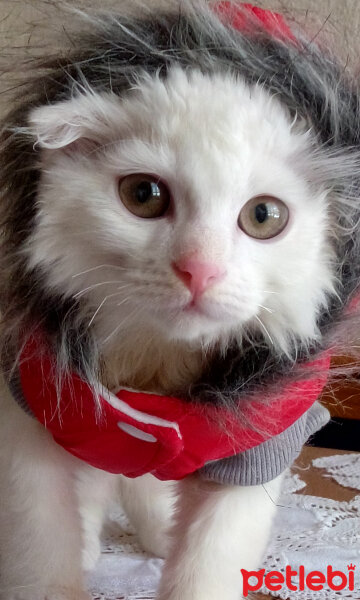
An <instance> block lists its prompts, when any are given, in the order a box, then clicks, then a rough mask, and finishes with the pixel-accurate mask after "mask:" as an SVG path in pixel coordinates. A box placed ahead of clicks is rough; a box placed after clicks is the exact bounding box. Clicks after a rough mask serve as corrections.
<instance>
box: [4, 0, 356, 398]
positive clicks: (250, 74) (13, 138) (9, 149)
mask: <svg viewBox="0 0 360 600" xmlns="http://www.w3.org/2000/svg"><path fill="white" fill-rule="evenodd" d="M264 14H265V13H264ZM264 14H262V13H261V12H259V10H258V9H255V10H254V9H252V8H251V7H250V8H249V6H248V5H245V6H242V5H238V4H237V3H231V2H222V3H219V4H218V5H217V9H216V10H213V9H212V8H210V7H209V6H208V5H207V4H206V3H204V2H195V1H194V2H191V1H186V2H182V3H181V4H179V10H178V11H169V12H155V11H153V10H151V9H149V8H146V9H145V8H144V11H143V16H142V17H141V18H138V17H136V16H135V17H133V16H128V17H126V16H122V15H121V16H120V15H114V14H110V15H107V14H105V15H100V16H99V15H98V16H96V17H91V16H88V17H87V18H86V19H85V21H84V29H85V32H84V33H83V34H82V35H81V36H79V37H76V42H74V47H73V49H70V50H69V52H67V53H66V54H65V55H61V56H60V55H59V56H56V57H52V58H50V59H37V60H34V62H33V63H31V66H32V68H31V73H32V74H31V76H30V78H27V79H28V80H27V81H26V82H25V83H23V84H22V86H21V87H20V88H19V89H18V90H17V102H16V106H15V108H14V109H13V110H12V111H10V113H9V114H8V115H7V117H6V118H5V120H4V122H3V126H2V132H1V138H0V152H1V156H2V170H1V173H0V193H1V203H0V219H1V227H2V229H3V236H2V239H1V260H2V269H1V272H2V274H1V279H2V282H1V292H0V302H1V308H2V311H3V323H2V328H3V339H4V341H5V344H6V345H7V347H8V348H12V352H14V348H18V346H19V343H20V342H19V340H21V341H23V339H24V337H26V335H27V334H28V333H29V332H34V331H36V329H37V328H39V327H40V328H41V329H42V330H43V331H45V333H46V337H47V340H48V342H49V343H50V344H51V346H52V348H53V350H54V356H55V357H56V359H57V365H58V367H57V368H58V369H62V370H65V371H66V370H74V369H75V370H77V371H79V372H81V373H82V376H83V377H84V378H85V379H86V380H87V381H89V383H91V382H92V381H93V380H95V379H98V377H99V370H101V360H100V358H99V354H98V352H97V348H96V344H95V342H94V340H93V338H92V335H91V330H90V331H89V330H88V328H87V327H86V326H85V324H84V323H83V322H82V321H81V318H80V316H79V313H78V311H77V307H76V302H77V301H76V300H74V299H73V298H64V297H57V296H56V295H54V294H51V293H49V292H48V290H47V289H46V285H45V281H44V277H43V274H42V273H40V272H36V271H29V268H28V265H27V264H26V259H25V258H24V255H23V253H22V252H21V248H22V246H23V244H24V243H25V242H26V240H27V238H28V236H29V234H30V232H31V230H32V227H33V223H34V219H35V217H36V210H37V209H36V197H37V186H38V182H39V177H40V173H39V167H38V157H37V152H36V148H34V141H35V140H34V139H32V138H31V136H29V133H28V115H29V113H30V111H31V110H32V109H33V108H34V107H36V106H42V105H44V104H47V103H50V104H52V103H56V102H58V101H61V100H64V99H68V98H70V97H71V96H72V95H74V94H75V93H76V92H77V91H80V90H81V89H82V87H83V86H88V87H89V88H91V89H93V90H95V91H97V92H104V91H109V90H110V89H111V90H112V91H113V92H114V93H116V94H118V95H119V96H121V95H123V94H125V93H126V92H127V91H128V90H129V89H130V88H131V85H132V84H133V82H134V81H136V79H137V77H138V76H139V74H141V73H143V72H144V71H145V72H146V73H148V74H149V75H155V74H159V76H160V77H163V78H166V76H167V73H168V72H169V70H170V69H171V68H173V67H174V66H175V65H177V66H180V67H181V68H183V69H191V68H196V69H199V70H200V71H201V72H203V73H209V74H211V73H217V72H224V71H226V72H229V73H232V74H234V75H240V76H241V77H242V78H244V79H245V81H246V82H248V83H250V84H252V83H258V84H261V85H262V86H263V87H264V88H265V89H266V90H267V91H268V92H269V93H270V94H271V95H276V96H277V97H278V98H279V99H280V101H281V102H282V103H283V104H284V105H285V106H286V107H287V109H288V111H289V112H290V114H291V115H292V116H293V118H294V119H299V120H303V121H304V122H306V124H307V126H308V127H309V128H310V129H311V130H312V132H313V134H314V138H315V140H316V148H315V149H314V156H316V161H315V163H314V167H313V173H312V174H311V181H312V182H313V184H314V185H317V184H318V185H320V186H323V187H324V188H325V189H326V190H327V192H328V194H329V198H330V199H331V200H330V212H331V220H332V223H333V225H334V231H333V232H332V234H331V235H332V244H333V247H334V250H335V254H336V270H337V272H336V278H337V281H338V288H337V293H336V295H334V296H333V297H332V298H330V299H329V304H328V308H327V309H326V310H324V311H323V312H322V314H321V315H320V316H319V322H318V327H319V332H320V336H319V341H316V343H315V342H314V344H313V345H312V346H311V347H303V346H302V345H301V344H298V343H297V342H296V340H294V347H293V351H292V353H291V356H288V355H285V354H284V355H281V356H279V354H278V353H275V352H274V350H273V349H272V348H271V346H269V344H267V343H266V342H265V341H264V339H263V338H262V337H261V336H259V337H258V338H254V339H251V340H248V341H247V342H244V345H243V347H242V348H241V349H239V348H238V347H233V348H230V349H229V350H228V351H227V353H226V355H225V356H224V355H222V354H220V353H219V355H218V356H215V357H214V359H213V361H212V363H211V365H210V368H209V370H208V371H207V372H205V373H203V376H202V377H201V380H200V381H198V382H196V383H195V384H194V385H192V386H191V389H187V390H180V391H179V392H180V393H181V394H182V396H183V397H188V398H189V397H191V398H193V399H196V400H198V401H211V402H215V403H222V404H224V403H225V404H227V405H235V404H234V403H235V400H236V405H237V402H238V399H239V397H241V396H242V395H243V394H244V396H245V395H246V397H247V398H249V397H251V394H252V392H255V393H257V392H258V391H259V390H261V391H262V392H264V391H265V390H269V391H270V392H271V388H272V386H278V385H279V384H280V385H281V383H280V382H281V381H283V379H284V376H286V378H285V379H288V378H289V377H290V378H297V379H298V378H302V377H304V376H305V377H308V376H309V371H306V375H304V370H303V369H301V364H302V363H303V362H304V361H305V362H306V361H310V360H314V359H316V358H317V356H318V355H319V354H320V353H321V352H323V350H324V349H326V350H327V349H332V348H337V349H338V351H343V349H344V348H346V349H348V348H349V346H351V345H352V344H354V343H356V340H357V335H358V330H359V327H358V325H359V324H358V309H357V306H356V305H355V304H354V302H353V303H352V307H351V310H350V309H349V306H350V304H351V302H352V301H353V299H354V298H356V297H357V295H358V285H359V278H360V256H359V254H360V232H359V227H360V225H359V222H360V201H359V195H360V175H359V173H360V169H359V166H360V155H359V140H360V134H359V122H360V119H359V112H360V111H359V91H358V89H357V86H356V85H355V83H354V82H353V81H351V79H350V78H349V77H348V75H347V73H346V72H345V71H344V70H343V69H342V67H341V66H340V65H338V64H337V61H336V58H334V57H333V56H332V55H331V54H330V53H329V52H328V51H327V50H325V49H323V48H319V47H318V46H317V45H316V44H315V43H312V42H309V41H308V40H307V39H306V38H304V37H303V35H302V34H301V33H300V32H298V31H295V30H293V29H290V28H289V27H288V25H287V24H286V23H285V22H284V21H283V20H282V18H281V17H278V16H273V15H272V16H271V18H270V20H269V14H270V15H271V13H266V18H264ZM259 15H260V17H259ZM69 35H70V37H71V35H72V34H71V33H69ZM64 357H65V358H64ZM264 397H266V394H264Z"/></svg>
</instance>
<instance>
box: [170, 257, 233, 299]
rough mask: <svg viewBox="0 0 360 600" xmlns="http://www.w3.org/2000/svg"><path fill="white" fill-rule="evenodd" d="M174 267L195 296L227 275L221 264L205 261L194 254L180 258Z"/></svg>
mask: <svg viewBox="0 0 360 600" xmlns="http://www.w3.org/2000/svg"><path fill="white" fill-rule="evenodd" d="M172 267H173V269H174V271H175V273H176V275H177V276H178V277H179V279H181V281H182V282H183V283H184V284H185V285H186V287H187V288H189V290H190V292H191V293H192V295H193V296H200V295H201V294H203V293H204V292H205V290H207V289H208V288H209V287H211V286H212V285H213V284H214V283H217V282H218V281H220V280H221V279H223V277H224V276H225V275H226V271H225V269H223V268H222V267H220V266H219V265H217V264H215V263H211V262H203V261H201V260H199V259H197V258H194V257H193V256H192V257H183V258H181V259H179V260H178V261H177V262H174V263H173V264H172Z"/></svg>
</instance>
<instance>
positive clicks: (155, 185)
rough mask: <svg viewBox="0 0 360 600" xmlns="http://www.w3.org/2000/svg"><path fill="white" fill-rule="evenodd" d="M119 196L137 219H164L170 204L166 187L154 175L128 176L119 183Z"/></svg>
mask: <svg viewBox="0 0 360 600" xmlns="http://www.w3.org/2000/svg"><path fill="white" fill-rule="evenodd" d="M119 196H120V200H121V202H122V203H123V204H124V206H125V207H126V208H127V209H128V210H129V211H130V212H131V213H132V214H133V215H136V216H137V217H141V218H143V219H156V218H158V217H162V216H163V215H164V214H165V213H166V211H167V209H168V208H169V204H170V192H169V190H168V188H167V187H166V185H165V184H164V183H162V182H161V181H159V180H158V179H157V178H156V177H154V176H153V175H142V174H134V175H127V177H124V178H123V179H121V180H120V182H119Z"/></svg>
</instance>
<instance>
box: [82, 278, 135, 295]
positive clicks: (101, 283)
mask: <svg viewBox="0 0 360 600" xmlns="http://www.w3.org/2000/svg"><path fill="white" fill-rule="evenodd" d="M113 283H121V282H119V280H118V279H115V280H111V281H99V282H98V283H93V284H92V285H89V286H88V287H86V288H84V289H83V290H80V292H76V294H74V298H79V297H80V296H83V295H84V294H85V293H86V292H89V291H91V290H94V289H96V288H98V287H101V286H102V285H110V284H113ZM129 285H130V284H125V285H124V286H123V287H128V286H129ZM117 289H118V290H120V289H122V286H119V287H118V288H117Z"/></svg>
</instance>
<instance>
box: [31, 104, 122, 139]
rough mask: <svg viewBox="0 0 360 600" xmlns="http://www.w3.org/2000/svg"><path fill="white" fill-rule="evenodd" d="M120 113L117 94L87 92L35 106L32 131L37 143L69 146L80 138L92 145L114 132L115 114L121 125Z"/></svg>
mask: <svg viewBox="0 0 360 600" xmlns="http://www.w3.org/2000/svg"><path fill="white" fill-rule="evenodd" d="M114 112H115V115H114ZM119 113H121V109H120V103H119V100H118V98H117V97H116V96H115V95H106V96H105V95H100V94H96V93H91V94H86V95H83V96H78V97H75V98H71V99H70V100H64V101H61V102H57V103H55V104H49V105H45V106H40V107H38V108H35V109H33V110H32V111H31V112H30V115H29V125H30V132H31V134H32V135H33V136H34V137H35V139H36V142H35V144H36V145H38V146H40V148H46V149H49V150H58V149H61V148H67V147H69V146H72V145H73V144H74V143H75V142H79V141H80V140H82V141H83V142H84V143H86V144H88V145H89V144H93V145H95V144H101V143H104V141H105V140H106V139H109V137H111V136H112V135H113V134H114V120H115V118H114V117H117V118H116V122H117V126H118V127H119V124H120V122H121V114H119Z"/></svg>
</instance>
